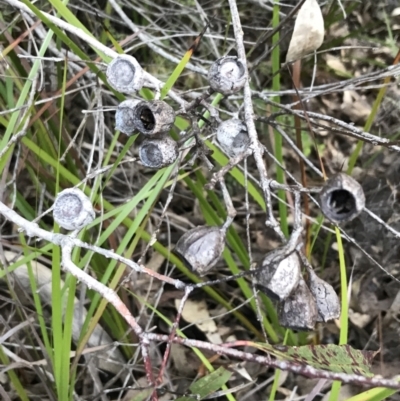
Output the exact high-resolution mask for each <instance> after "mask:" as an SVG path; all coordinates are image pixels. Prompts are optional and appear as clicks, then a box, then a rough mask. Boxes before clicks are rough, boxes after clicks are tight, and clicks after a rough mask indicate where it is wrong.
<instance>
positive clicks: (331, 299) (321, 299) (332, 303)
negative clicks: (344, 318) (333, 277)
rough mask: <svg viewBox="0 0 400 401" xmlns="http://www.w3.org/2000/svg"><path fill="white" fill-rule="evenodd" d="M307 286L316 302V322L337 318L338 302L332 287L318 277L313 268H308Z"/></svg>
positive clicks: (338, 313)
mask: <svg viewBox="0 0 400 401" xmlns="http://www.w3.org/2000/svg"><path fill="white" fill-rule="evenodd" d="M307 282H308V287H309V288H310V291H311V293H312V294H313V295H314V298H315V301H316V303H317V310H318V317H317V322H328V321H329V320H333V319H339V317H340V302H339V298H338V296H337V294H336V292H335V290H334V289H333V287H332V286H331V285H330V284H328V283H327V282H326V281H324V280H322V279H320V278H319V277H318V276H317V275H316V273H315V272H314V270H311V269H308V280H307Z"/></svg>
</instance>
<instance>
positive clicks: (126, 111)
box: [115, 99, 140, 135]
mask: <svg viewBox="0 0 400 401" xmlns="http://www.w3.org/2000/svg"><path fill="white" fill-rule="evenodd" d="M139 102H140V100H136V99H128V100H125V101H123V102H122V103H120V104H119V105H118V108H117V111H116V113H115V129H117V130H118V131H121V132H123V133H124V134H126V135H132V134H133V132H134V131H135V124H134V121H135V119H134V115H135V114H134V111H135V106H136V105H137V104H138V103H139Z"/></svg>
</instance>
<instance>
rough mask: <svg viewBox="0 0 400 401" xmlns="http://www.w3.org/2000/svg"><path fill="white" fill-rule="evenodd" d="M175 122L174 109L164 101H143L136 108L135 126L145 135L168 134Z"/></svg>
mask: <svg viewBox="0 0 400 401" xmlns="http://www.w3.org/2000/svg"><path fill="white" fill-rule="evenodd" d="M174 121H175V112H174V109H173V108H172V107H171V106H170V105H169V104H168V103H165V102H164V101H162V100H150V101H143V102H140V103H138V104H137V105H136V107H135V115H134V124H135V126H136V129H137V130H138V131H139V132H140V133H142V134H144V135H148V136H152V135H157V134H159V133H161V132H168V131H169V130H170V129H171V127H172V125H173V124H174Z"/></svg>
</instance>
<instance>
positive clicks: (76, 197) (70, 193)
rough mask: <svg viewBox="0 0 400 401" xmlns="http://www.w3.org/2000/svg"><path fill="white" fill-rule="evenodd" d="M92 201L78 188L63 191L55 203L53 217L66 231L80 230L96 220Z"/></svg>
mask: <svg viewBox="0 0 400 401" xmlns="http://www.w3.org/2000/svg"><path fill="white" fill-rule="evenodd" d="M95 216H96V215H95V212H94V210H93V206H92V203H91V202H90V199H89V198H88V197H87V196H86V195H85V194H84V193H83V192H82V191H81V190H80V189H78V188H68V189H64V190H63V191H61V192H60V193H59V194H58V195H57V197H56V200H55V202H54V209H53V217H54V220H55V221H56V223H57V224H58V225H59V226H60V227H62V228H65V229H66V230H80V229H82V228H83V227H85V226H87V225H88V224H89V223H91V222H92V221H93V220H94V218H95Z"/></svg>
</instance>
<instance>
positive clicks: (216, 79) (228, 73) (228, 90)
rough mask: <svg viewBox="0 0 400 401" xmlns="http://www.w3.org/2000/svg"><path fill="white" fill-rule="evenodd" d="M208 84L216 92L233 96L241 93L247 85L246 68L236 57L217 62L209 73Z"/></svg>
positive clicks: (220, 59)
mask: <svg viewBox="0 0 400 401" xmlns="http://www.w3.org/2000/svg"><path fill="white" fill-rule="evenodd" d="M208 82H209V84H210V86H211V89H213V90H214V91H216V92H219V93H222V94H223V95H231V94H233V93H236V92H239V91H240V90H241V89H242V88H243V87H244V84H245V83H246V68H245V66H244V64H243V62H242V61H241V60H239V59H238V58H237V57H235V56H225V57H221V58H219V59H218V60H216V61H215V62H214V63H213V64H212V65H211V68H210V70H209V71H208Z"/></svg>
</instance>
